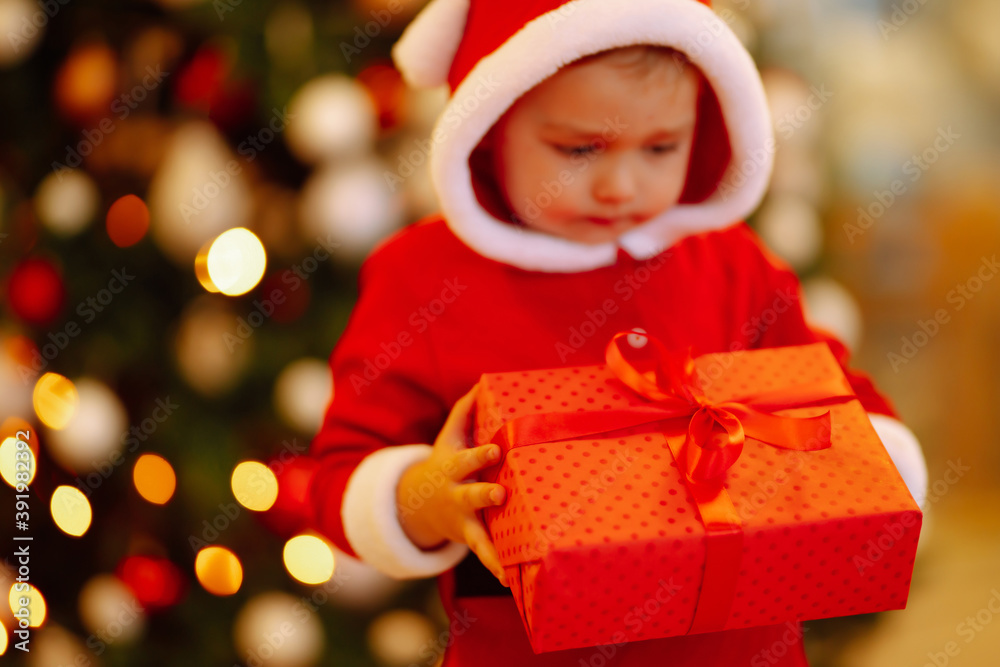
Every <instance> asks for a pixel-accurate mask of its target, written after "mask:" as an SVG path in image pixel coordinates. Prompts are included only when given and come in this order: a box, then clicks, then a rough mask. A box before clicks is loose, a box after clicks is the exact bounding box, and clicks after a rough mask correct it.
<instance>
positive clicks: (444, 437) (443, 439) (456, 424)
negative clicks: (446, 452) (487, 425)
mask: <svg viewBox="0 0 1000 667" xmlns="http://www.w3.org/2000/svg"><path fill="white" fill-rule="evenodd" d="M478 390H479V383H478V382H477V383H476V384H474V385H472V388H471V389H470V390H469V391H468V392H466V394H465V395H464V396H462V398H460V399H458V400H457V401H455V405H453V406H452V408H451V412H450V413H448V419H447V420H446V421H445V423H444V426H442V427H441V432H440V433H439V434H438V437H437V440H436V441H435V443H434V444H435V445H437V444H438V443H444V444H445V445H447V446H448V447H450V448H451V449H462V448H464V447H465V441H466V437H465V436H466V430H467V429H468V426H469V423H468V422H469V413H470V412H471V411H472V406H473V405H475V402H476V392H477V391H478Z"/></svg>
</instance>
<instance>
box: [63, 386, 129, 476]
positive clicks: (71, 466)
mask: <svg viewBox="0 0 1000 667" xmlns="http://www.w3.org/2000/svg"><path fill="white" fill-rule="evenodd" d="M74 385H75V386H76V393H77V396H78V397H79V402H78V403H77V406H76V410H75V411H74V412H73V416H72V417H71V418H70V420H69V423H68V424H66V427H65V428H62V429H59V430H54V429H52V430H50V431H49V435H48V439H47V440H46V444H47V446H48V450H49V454H50V455H51V456H52V458H53V459H55V461H56V462H57V463H58V464H59V465H61V466H63V467H64V468H66V469H68V470H71V471H74V472H90V471H92V470H101V469H102V468H114V467H115V463H114V462H113V461H112V459H113V458H115V457H114V454H116V453H117V452H119V451H120V450H121V446H122V443H121V439H122V434H124V433H125V432H126V431H127V430H128V413H127V412H126V411H125V407H124V406H123V405H122V403H121V401H120V400H118V396H117V395H116V394H115V393H114V392H113V391H111V389H109V388H108V387H107V386H106V385H105V384H103V383H101V382H98V381H97V380H93V379H90V378H80V379H78V380H74Z"/></svg>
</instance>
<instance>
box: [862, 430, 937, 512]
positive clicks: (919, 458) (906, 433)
mask: <svg viewBox="0 0 1000 667" xmlns="http://www.w3.org/2000/svg"><path fill="white" fill-rule="evenodd" d="M868 418H869V419H870V420H871V422H872V426H873V427H874V428H875V432H876V433H877V434H878V437H879V439H881V440H882V444H883V445H884V446H885V450H886V451H887V452H889V457H890V458H891V459H892V462H893V464H894V465H895V466H896V470H898V471H899V474H900V476H901V477H902V478H903V481H904V482H905V483H906V487H907V488H908V489H909V490H910V495H911V496H913V500H915V501H916V503H917V505H919V506H920V509H924V503H925V502H926V500H927V462H926V461H925V460H924V454H923V452H922V451H921V450H920V443H919V442H917V437H916V436H915V435H913V432H912V431H911V430H910V429H908V428H906V426H904V425H903V424H902V422H900V421H898V420H896V419H893V418H892V417H887V416H886V415H878V414H874V413H871V412H869V413H868Z"/></svg>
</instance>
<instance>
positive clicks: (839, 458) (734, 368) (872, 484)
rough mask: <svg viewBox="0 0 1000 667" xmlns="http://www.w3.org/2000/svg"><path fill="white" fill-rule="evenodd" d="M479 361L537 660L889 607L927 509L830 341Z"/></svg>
mask: <svg viewBox="0 0 1000 667" xmlns="http://www.w3.org/2000/svg"><path fill="white" fill-rule="evenodd" d="M627 333H631V334H632V335H643V334H639V333H638V332H623V333H620V334H618V335H616V336H615V337H614V338H613V339H612V341H611V343H609V345H608V358H607V361H608V363H606V364H603V365H599V366H588V367H577V368H559V369H543V370H533V371H523V372H514V373H489V374H484V375H483V376H482V378H481V380H480V383H479V392H478V397H477V403H476V408H475V417H474V425H475V429H476V432H475V439H476V441H477V443H478V444H485V443H486V442H491V441H492V442H496V443H497V444H499V445H500V446H501V447H502V448H503V451H504V456H503V459H502V465H500V466H493V467H492V468H490V469H489V472H484V473H483V474H482V475H481V479H482V481H488V482H498V483H500V484H502V485H503V486H504V487H505V488H506V489H507V502H506V503H505V504H504V505H503V506H501V507H497V508H488V509H486V510H484V511H483V517H484V519H485V521H486V524H487V527H488V530H489V531H490V534H491V537H492V539H493V542H494V544H495V545H496V548H497V551H498V554H499V556H500V560H501V563H502V565H503V566H504V569H505V571H506V573H507V577H508V580H509V582H510V588H511V591H512V593H513V595H514V599H515V602H516V603H517V607H518V609H519V610H520V613H521V617H522V619H523V621H524V624H525V628H526V629H527V632H528V634H529V637H530V640H531V645H532V648H533V649H534V651H535V652H536V653H542V652H547V651H556V650H563V649H570V648H580V647H586V646H597V645H602V644H617V645H621V644H623V643H626V642H630V641H640V640H645V639H655V638H661V637H671V636H677V635H684V634H692V633H698V632H714V631H719V630H727V629H737V628H745V627H748V626H758V625H771V624H776V623H782V622H785V621H792V620H806V619H817V618H827V617H832V616H845V615H851V614H861V613H869V612H876V611H882V610H887V609H901V608H903V607H905V606H906V599H907V594H908V591H909V585H910V575H911V573H912V569H913V560H914V556H915V553H916V546H917V538H918V536H919V532H920V525H921V520H922V514H921V512H920V509H919V508H918V507H917V505H916V503H915V502H914V501H913V499H912V497H911V496H910V493H909V491H908V490H907V488H906V486H905V484H904V483H903V480H902V479H901V477H900V476H899V473H898V472H897V471H896V468H895V467H894V465H893V463H892V461H891V459H890V458H889V456H888V454H887V452H886V451H885V448H884V447H883V446H882V444H881V442H880V440H879V438H878V436H877V435H876V433H875V431H874V429H873V428H872V426H871V422H870V421H869V419H868V417H867V414H866V412H865V410H864V408H863V407H862V406H861V404H860V402H859V401H858V400H857V398H856V397H854V395H853V393H852V392H851V389H850V385H849V384H848V382H847V380H846V378H845V377H844V375H843V372H842V370H841V368H840V366H839V364H838V363H837V361H836V360H835V359H834V357H833V355H832V354H831V352H830V349H829V347H828V346H827V345H826V344H825V343H817V344H814V345H806V346H799V347H786V348H774V349H764V350H754V351H742V352H735V353H728V354H709V355H704V356H701V357H698V358H696V359H691V358H690V357H688V356H683V355H677V354H675V353H671V352H668V351H666V350H664V349H663V348H662V346H661V345H660V344H659V343H658V341H656V340H655V339H652V338H645V337H643V338H641V339H640V341H641V342H647V343H649V344H646V345H643V346H642V347H641V348H640V349H631V348H629V347H628V346H623V345H622V342H623V339H624V338H625V336H626V334H627Z"/></svg>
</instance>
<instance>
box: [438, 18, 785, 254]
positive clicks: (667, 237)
mask: <svg viewBox="0 0 1000 667" xmlns="http://www.w3.org/2000/svg"><path fill="white" fill-rule="evenodd" d="M438 1H439V2H443V1H449V2H450V1H452V0H438ZM435 4H436V3H435ZM635 44H658V45H663V46H670V47H674V48H676V49H678V50H681V51H683V52H684V53H686V54H687V56H688V58H689V59H690V60H691V61H692V62H693V63H695V64H696V65H697V66H698V67H699V68H700V69H701V71H702V72H703V73H704V75H705V77H706V79H707V80H708V82H709V83H710V84H711V85H712V88H713V89H714V91H715V94H716V96H717V97H718V99H719V103H720V106H721V108H722V113H723V118H724V119H725V123H726V128H727V130H728V132H729V138H730V144H731V148H732V160H731V162H730V165H729V168H728V170H727V171H726V173H725V174H724V175H723V177H722V179H721V185H720V187H719V188H718V189H717V190H716V191H715V192H714V193H713V194H712V195H711V196H710V197H709V198H708V199H707V200H705V201H704V202H701V203H698V204H678V205H676V206H674V207H673V208H671V209H669V210H667V211H665V212H663V213H662V214H660V215H659V216H657V217H655V218H653V219H651V220H648V221H646V222H645V223H643V224H642V225H640V226H639V227H636V228H635V229H632V230H630V231H628V232H626V233H625V234H623V235H622V236H621V237H619V238H618V239H617V242H608V243H604V244H599V245H588V244H584V243H578V242H575V241H571V240H568V239H562V238H558V237H554V236H550V235H547V234H543V233H540V232H536V231H532V230H529V229H525V228H523V227H516V226H514V225H512V224H508V223H507V222H504V221H501V220H498V219H496V218H495V217H494V216H492V215H491V214H490V213H489V212H487V211H486V210H485V209H484V208H483V207H482V205H481V204H480V202H479V200H478V199H477V197H476V195H475V192H474V190H473V184H472V174H471V170H470V167H469V156H470V155H471V153H472V151H473V150H474V149H475V147H476V146H477V145H478V143H479V141H480V140H481V139H482V138H483V136H485V134H486V133H487V132H488V131H489V129H490V127H492V126H493V125H494V123H496V121H497V120H499V119H500V117H501V116H502V115H503V114H504V112H505V111H506V110H507V109H508V108H509V107H510V106H511V105H512V104H513V103H514V102H515V101H516V100H517V99H518V98H519V97H520V96H521V95H523V94H524V93H525V92H527V91H528V90H530V89H531V88H533V87H534V86H536V85H537V84H538V83H540V82H541V81H543V80H544V79H546V78H547V77H549V76H551V75H552V74H554V73H555V72H556V71H557V70H559V68H560V67H562V66H564V65H565V64H567V63H569V62H572V61H574V60H577V59H578V58H581V57H583V56H586V55H590V54H593V53H597V52H599V51H603V50H606V49H610V48H616V47H622V46H630V45H635ZM444 51H448V52H449V54H450V53H451V43H450V42H448V43H446V44H444V45H443V46H442V54H443V53H444ZM432 137H433V138H434V143H433V148H432V150H431V159H430V169H431V178H432V180H433V183H434V187H435V189H436V191H437V194H438V198H439V200H440V204H441V210H442V213H443V215H444V218H445V220H446V221H447V223H448V225H449V226H450V227H451V229H452V231H453V232H454V233H455V235H456V236H458V237H459V238H460V239H461V240H462V241H463V242H465V243H466V244H467V245H469V246H470V247H471V248H473V249H474V250H475V251H476V252H478V253H480V254H482V255H484V256H486V257H489V258H491V259H494V260H496V261H499V262H502V263H506V264H510V265H513V266H516V267H520V268H522V269H527V270H534V271H546V272H556V273H560V272H561V273H568V272H579V271H587V270H591V269H595V268H598V267H601V266H606V265H610V264H613V263H614V262H615V261H616V259H617V254H618V247H619V246H621V247H622V248H624V249H625V250H626V251H627V252H628V253H629V254H631V255H632V256H633V257H635V258H636V259H647V258H649V257H653V256H655V255H656V254H659V253H660V252H662V251H663V250H664V249H666V248H667V247H669V246H671V245H673V244H674V243H676V242H677V241H679V240H680V239H682V238H683V237H685V236H688V235H691V234H697V233H700V232H704V231H709V230H713V229H722V228H724V227H727V226H729V225H731V224H733V223H735V222H737V221H739V220H741V219H743V218H744V217H745V216H747V215H748V214H749V213H751V212H752V211H753V210H754V209H755V208H756V207H757V205H758V204H759V203H760V200H761V198H762V197H763V195H764V192H765V190H766V188H767V183H768V180H769V179H770V175H771V167H772V163H773V153H774V137H773V129H772V125H771V118H770V112H769V110H768V105H767V100H766V97H765V95H764V88H763V85H762V84H761V80H760V75H759V74H758V72H757V69H756V66H755V65H754V63H753V60H752V59H751V57H750V54H748V53H747V51H746V49H744V48H743V45H742V44H740V41H739V39H738V38H737V37H736V35H735V34H734V33H733V32H732V30H730V29H729V26H728V25H726V23H725V21H723V20H722V19H721V18H719V16H717V15H716V14H715V13H714V12H713V11H712V10H711V9H709V8H708V7H706V6H705V5H703V4H701V3H700V2H697V1H696V0H629V2H627V3H618V2H609V1H608V0H573V1H572V2H568V3H566V4H564V5H562V6H561V7H559V8H558V9H556V10H553V11H551V12H549V13H548V14H543V15H541V16H539V17H538V18H536V19H534V20H532V21H530V22H528V23H527V24H525V25H524V27H522V28H521V29H520V30H519V31H518V32H516V33H515V34H514V35H513V36H512V37H510V38H509V39H508V40H507V41H506V42H505V43H504V44H503V45H502V46H500V47H499V48H498V49H497V50H495V51H494V52H492V53H490V54H489V55H487V56H486V57H484V58H482V59H481V60H480V61H479V62H478V63H477V64H476V65H475V67H473V69H472V70H471V71H470V72H469V74H468V75H467V76H466V77H465V79H464V80H463V81H462V83H461V84H460V85H459V86H458V88H457V89H456V90H455V92H454V94H453V95H452V96H451V99H450V100H449V102H448V105H447V106H446V107H445V109H444V111H443V112H442V114H441V117H440V118H439V119H438V122H437V125H436V127H435V129H434V132H433V134H432Z"/></svg>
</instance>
